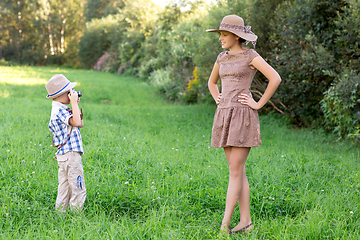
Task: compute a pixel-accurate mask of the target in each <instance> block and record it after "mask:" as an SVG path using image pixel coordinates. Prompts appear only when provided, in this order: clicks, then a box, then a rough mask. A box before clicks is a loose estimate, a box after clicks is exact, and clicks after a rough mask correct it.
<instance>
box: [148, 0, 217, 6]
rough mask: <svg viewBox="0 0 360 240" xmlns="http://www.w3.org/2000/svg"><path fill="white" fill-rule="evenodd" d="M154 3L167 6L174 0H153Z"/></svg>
mask: <svg viewBox="0 0 360 240" xmlns="http://www.w3.org/2000/svg"><path fill="white" fill-rule="evenodd" d="M152 1H153V2H154V3H156V4H158V5H161V6H166V5H168V4H169V3H170V2H172V0H152ZM206 2H209V3H210V2H215V0H206Z"/></svg>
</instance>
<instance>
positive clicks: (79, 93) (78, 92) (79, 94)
mask: <svg viewBox="0 0 360 240" xmlns="http://www.w3.org/2000/svg"><path fill="white" fill-rule="evenodd" d="M72 91H73V92H77V94H78V97H82V93H81V92H80V91H75V89H72Z"/></svg>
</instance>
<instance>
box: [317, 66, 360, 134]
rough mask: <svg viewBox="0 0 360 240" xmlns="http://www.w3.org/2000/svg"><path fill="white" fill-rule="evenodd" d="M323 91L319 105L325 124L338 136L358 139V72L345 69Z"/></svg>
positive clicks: (359, 114) (359, 119) (359, 117)
mask: <svg viewBox="0 0 360 240" xmlns="http://www.w3.org/2000/svg"><path fill="white" fill-rule="evenodd" d="M336 82H337V83H336V84H335V85H333V86H331V87H330V88H329V90H327V91H326V92H325V97H324V99H323V100H322V101H321V106H322V109H323V111H324V114H325V120H326V121H325V125H326V126H327V127H328V129H329V130H330V129H333V132H334V133H335V134H336V135H337V136H338V137H339V138H342V137H351V138H352V139H354V140H355V139H356V140H357V141H359V140H360V132H359V129H360V74H359V73H357V72H355V71H353V70H351V71H348V70H345V71H344V73H343V74H342V75H341V77H340V78H339V79H337V80H336Z"/></svg>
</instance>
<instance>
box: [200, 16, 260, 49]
mask: <svg viewBox="0 0 360 240" xmlns="http://www.w3.org/2000/svg"><path fill="white" fill-rule="evenodd" d="M206 31H207V32H223V31H226V32H231V33H233V34H235V35H236V36H238V37H241V38H242V39H244V40H246V41H248V42H251V43H253V44H254V46H255V44H256V40H257V38H258V37H257V36H256V35H255V34H254V33H253V32H252V31H251V26H245V25H244V20H243V19H242V18H241V17H239V16H237V15H228V16H225V17H224V18H223V20H222V21H221V23H220V27H219V29H207V30H206Z"/></svg>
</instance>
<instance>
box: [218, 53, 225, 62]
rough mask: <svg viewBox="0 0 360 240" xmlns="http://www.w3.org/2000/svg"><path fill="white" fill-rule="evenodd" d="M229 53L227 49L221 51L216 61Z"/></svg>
mask: <svg viewBox="0 0 360 240" xmlns="http://www.w3.org/2000/svg"><path fill="white" fill-rule="evenodd" d="M226 54H227V51H225V52H221V53H219V55H218V56H217V58H216V62H218V61H219V60H220V59H221V58H223V57H224V56H225V55H226Z"/></svg>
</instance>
